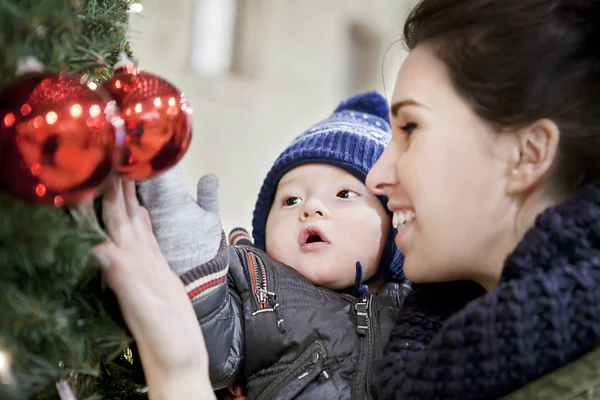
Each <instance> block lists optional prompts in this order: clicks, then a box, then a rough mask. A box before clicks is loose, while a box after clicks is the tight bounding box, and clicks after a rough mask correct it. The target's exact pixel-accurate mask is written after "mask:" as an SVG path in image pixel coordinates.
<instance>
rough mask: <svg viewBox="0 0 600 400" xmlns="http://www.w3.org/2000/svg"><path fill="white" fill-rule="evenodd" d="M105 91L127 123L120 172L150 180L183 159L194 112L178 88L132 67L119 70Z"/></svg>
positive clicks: (123, 174)
mask: <svg viewBox="0 0 600 400" xmlns="http://www.w3.org/2000/svg"><path fill="white" fill-rule="evenodd" d="M103 87H104V88H105V89H106V90H108V91H109V92H110V93H111V94H112V96H113V98H114V99H115V100H116V102H117V104H118V106H119V108H120V109H121V112H122V117H123V119H124V120H125V129H126V138H125V156H124V158H123V164H122V165H121V167H120V168H119V172H120V174H121V176H122V177H123V178H125V179H131V180H144V179H148V178H150V177H152V176H156V175H158V174H160V173H161V172H163V171H165V170H167V169H169V168H170V167H172V166H173V165H175V164H176V163H177V162H178V161H179V160H180V159H181V158H182V157H183V155H184V154H185V152H186V151H187V149H188V147H189V145H190V141H191V135H192V121H191V114H192V109H191V107H189V105H188V103H187V101H186V100H185V97H184V95H183V94H182V93H181V92H179V91H178V90H177V88H175V87H174V86H173V85H172V84H170V83H169V82H167V81H165V80H164V79H161V78H159V77H157V76H155V75H152V74H149V73H147V72H142V71H138V70H137V68H135V66H134V65H133V64H131V63H126V64H125V65H124V66H122V67H119V68H117V70H116V72H115V75H114V77H113V78H111V79H110V80H108V81H107V82H105V84H104V85H103Z"/></svg>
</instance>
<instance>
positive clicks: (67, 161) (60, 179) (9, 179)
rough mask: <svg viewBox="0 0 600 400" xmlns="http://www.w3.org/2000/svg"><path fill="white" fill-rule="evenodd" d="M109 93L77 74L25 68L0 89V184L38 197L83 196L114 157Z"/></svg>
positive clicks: (53, 201) (115, 127)
mask: <svg viewBox="0 0 600 400" xmlns="http://www.w3.org/2000/svg"><path fill="white" fill-rule="evenodd" d="M123 142H124V129H123V121H122V119H121V118H120V116H119V110H118V108H117V106H116V103H115V102H114V100H112V99H111V98H110V96H109V95H108V94H107V93H105V92H104V91H103V90H102V89H98V90H91V89H89V88H88V86H87V85H86V84H85V83H81V78H80V77H73V76H66V75H63V74H49V73H30V74H26V75H24V76H23V77H22V78H20V79H19V80H18V81H17V82H16V83H14V84H13V85H11V86H10V87H8V88H7V89H6V90H4V91H3V92H2V93H0V187H1V188H2V189H3V190H6V191H7V192H9V193H11V194H12V195H14V196H16V197H19V198H22V199H26V200H29V201H33V202H35V203H38V204H49V205H55V206H62V205H63V204H76V203H81V202H87V201H91V200H92V199H93V198H94V197H95V196H96V195H97V194H98V193H99V191H100V190H101V188H102V184H103V182H105V180H106V178H107V177H108V176H109V175H110V174H111V172H112V171H113V170H114V169H115V167H116V166H117V165H119V164H120V162H121V157H122V151H121V149H122V146H123Z"/></svg>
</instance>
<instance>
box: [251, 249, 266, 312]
mask: <svg viewBox="0 0 600 400" xmlns="http://www.w3.org/2000/svg"><path fill="white" fill-rule="evenodd" d="M246 258H247V259H248V265H249V266H250V275H251V277H252V289H253V291H254V297H255V298H256V301H257V303H258V309H259V310H266V309H267V300H268V295H269V287H268V283H267V271H266V269H265V265H264V263H263V262H262V260H260V259H259V258H258V257H257V256H256V255H255V254H253V253H251V252H249V251H247V252H246Z"/></svg>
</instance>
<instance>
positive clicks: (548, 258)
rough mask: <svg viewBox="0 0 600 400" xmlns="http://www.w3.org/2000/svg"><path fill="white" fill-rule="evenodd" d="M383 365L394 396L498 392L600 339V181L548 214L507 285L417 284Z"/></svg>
mask: <svg viewBox="0 0 600 400" xmlns="http://www.w3.org/2000/svg"><path fill="white" fill-rule="evenodd" d="M413 287H414V291H413V292H412V293H411V295H410V296H409V297H408V298H407V300H406V303H405V307H404V308H403V312H402V314H401V317H400V318H399V319H398V321H397V324H396V326H395V328H394V331H393V333H392V336H391V338H390V342H389V343H388V346H387V348H386V352H385V355H384V357H383V359H382V361H381V363H380V365H379V367H380V377H381V379H380V382H379V388H380V390H381V392H382V393H381V395H382V396H383V397H384V398H386V399H404V400H406V399H419V400H424V399H461V400H465V399H490V398H497V397H499V396H502V395H505V394H508V393H510V392H511V391H513V390H515V389H518V388H520V387H522V386H524V385H525V384H527V383H529V382H531V381H533V380H535V379H537V378H539V377H541V376H543V375H545V374H547V373H549V372H551V371H553V370H556V369H558V368H559V367H561V366H563V365H565V364H567V363H569V362H571V361H573V360H575V359H577V358H578V357H580V356H582V355H583V354H585V353H587V352H588V351H590V350H592V349H594V348H595V347H597V346H599V345H600V186H599V185H596V186H588V187H586V188H585V189H583V190H582V191H581V192H579V193H578V194H577V195H576V196H574V197H573V198H572V199H570V200H569V201H567V202H565V203H562V204H561V205H559V206H558V207H556V208H551V209H548V210H546V211H544V212H543V213H542V214H540V215H539V216H538V217H537V219H536V223H535V226H534V227H533V228H532V229H531V230H530V231H529V232H528V233H527V234H526V235H525V237H524V239H523V241H522V242H521V243H520V244H519V246H518V247H517V248H516V249H515V251H514V252H513V253H512V254H511V255H510V256H509V257H508V259H507V260H506V263H505V266H504V270H503V273H502V276H501V280H500V284H499V286H498V287H497V288H496V289H494V290H493V291H491V292H489V293H486V292H484V291H483V290H482V289H481V287H479V286H478V285H476V284H474V283H471V282H453V283H444V284H422V285H414V286H413Z"/></svg>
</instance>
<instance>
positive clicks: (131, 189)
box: [122, 180, 151, 243]
mask: <svg viewBox="0 0 600 400" xmlns="http://www.w3.org/2000/svg"><path fill="white" fill-rule="evenodd" d="M122 189H123V200H124V202H125V209H126V212H127V216H128V218H129V221H130V223H131V229H132V231H133V233H134V234H135V236H136V237H137V238H138V239H139V240H141V241H143V242H144V243H147V242H149V236H150V234H151V231H150V232H149V231H148V229H147V227H146V224H145V221H144V220H143V216H142V213H141V210H142V206H140V202H139V201H138V199H137V196H136V193H135V182H134V181H129V180H124V181H123V184H122Z"/></svg>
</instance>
